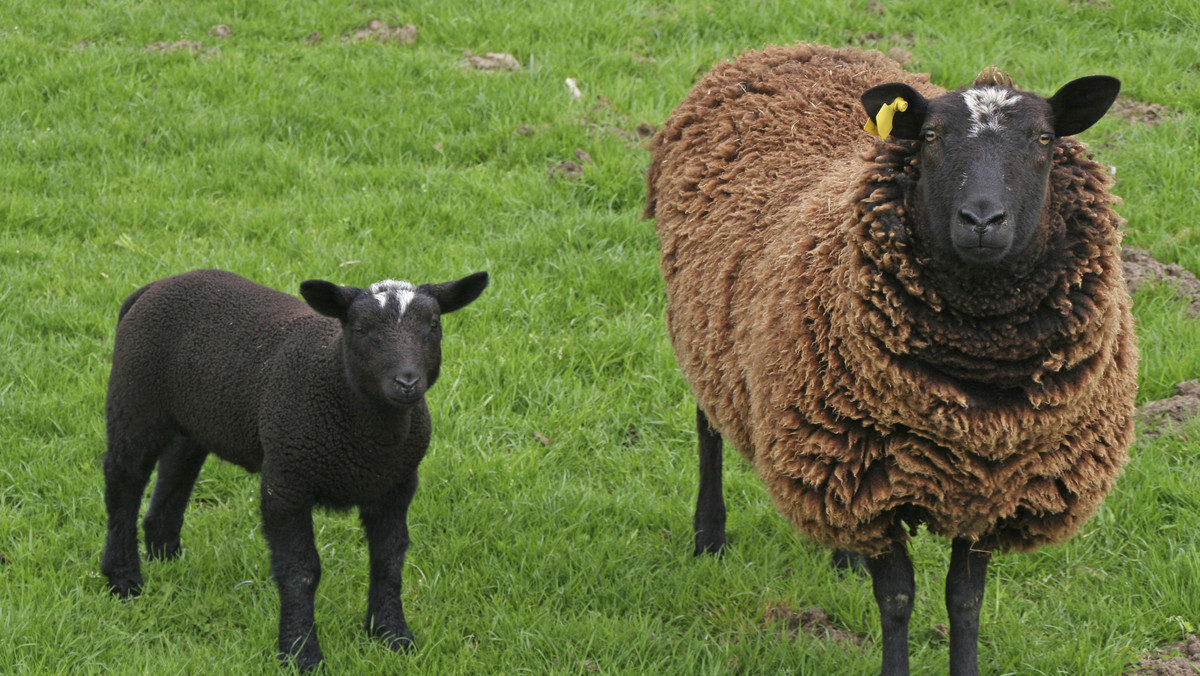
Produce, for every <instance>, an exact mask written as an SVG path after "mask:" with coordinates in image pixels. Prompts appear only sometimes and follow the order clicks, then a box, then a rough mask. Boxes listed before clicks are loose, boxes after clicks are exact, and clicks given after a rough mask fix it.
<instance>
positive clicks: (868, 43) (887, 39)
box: [842, 29, 917, 49]
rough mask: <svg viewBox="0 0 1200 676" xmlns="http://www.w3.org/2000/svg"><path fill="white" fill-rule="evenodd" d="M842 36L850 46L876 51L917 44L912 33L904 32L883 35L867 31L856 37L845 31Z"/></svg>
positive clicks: (851, 32)
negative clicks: (885, 46)
mask: <svg viewBox="0 0 1200 676" xmlns="http://www.w3.org/2000/svg"><path fill="white" fill-rule="evenodd" d="M842 34H843V35H845V36H846V39H847V41H849V42H850V44H852V45H858V46H859V47H868V48H872V49H878V48H879V47H880V46H881V45H899V46H902V47H912V46H913V45H915V44H917V37H916V36H915V35H913V32H912V31H905V32H903V33H888V34H886V35H884V34H883V33H876V32H875V31H867V32H866V33H858V34H857V35H856V34H855V33H854V31H852V30H850V29H846V30H844V31H842Z"/></svg>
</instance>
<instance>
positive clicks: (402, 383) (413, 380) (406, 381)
mask: <svg viewBox="0 0 1200 676" xmlns="http://www.w3.org/2000/svg"><path fill="white" fill-rule="evenodd" d="M394 380H395V381H396V387H399V388H400V390H401V391H402V392H406V393H407V392H412V391H413V390H416V389H417V381H419V380H420V378H418V377H417V376H415V375H411V374H400V375H398V376H396V377H395V378H394Z"/></svg>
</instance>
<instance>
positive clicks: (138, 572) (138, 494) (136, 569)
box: [100, 416, 170, 598]
mask: <svg viewBox="0 0 1200 676" xmlns="http://www.w3.org/2000/svg"><path fill="white" fill-rule="evenodd" d="M129 427H133V428H134V429H133V431H131V432H126V431H125V430H126V429H127V428H129ZM169 439H170V433H169V432H167V431H165V430H145V429H138V428H137V427H135V426H132V425H130V426H126V425H118V424H115V423H114V421H113V419H112V418H111V416H110V419H109V433H108V452H107V453H105V454H104V507H105V509H106V510H107V512H108V536H107V538H106V539H105V542H104V555H103V556H102V557H101V560H100V571H101V572H102V573H104V576H105V577H107V578H108V588H109V591H111V592H112V593H113V595H115V596H119V597H121V598H128V597H130V596H137V595H138V594H140V593H141V591H142V564H141V561H140V560H139V559H138V545H137V516H138V509H139V508H140V507H141V506H142V492H143V491H145V489H146V482H147V481H149V480H150V472H151V470H153V469H154V462H155V460H157V459H158V456H159V454H161V453H162V450H163V448H164V447H165V446H166V444H167V442H168V441H169Z"/></svg>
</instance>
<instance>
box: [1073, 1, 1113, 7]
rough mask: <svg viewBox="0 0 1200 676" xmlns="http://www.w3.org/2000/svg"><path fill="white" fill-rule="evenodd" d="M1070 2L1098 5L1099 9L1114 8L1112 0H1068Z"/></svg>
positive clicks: (1085, 5)
mask: <svg viewBox="0 0 1200 676" xmlns="http://www.w3.org/2000/svg"><path fill="white" fill-rule="evenodd" d="M1067 2H1068V3H1070V4H1072V5H1076V6H1078V7H1097V8H1099V9H1112V6H1113V4H1112V0H1067Z"/></svg>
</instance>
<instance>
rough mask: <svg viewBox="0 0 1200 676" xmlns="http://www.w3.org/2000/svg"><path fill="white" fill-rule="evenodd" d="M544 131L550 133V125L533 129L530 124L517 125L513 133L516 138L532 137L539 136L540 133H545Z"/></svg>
mask: <svg viewBox="0 0 1200 676" xmlns="http://www.w3.org/2000/svg"><path fill="white" fill-rule="evenodd" d="M546 131H550V125H548V124H539V125H538V126H536V127H535V126H533V125H531V124H524V123H521V124H518V125H517V128H516V129H514V130H513V132H514V133H516V134H517V135H518V136H533V135H535V134H541V133H542V132H546Z"/></svg>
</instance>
